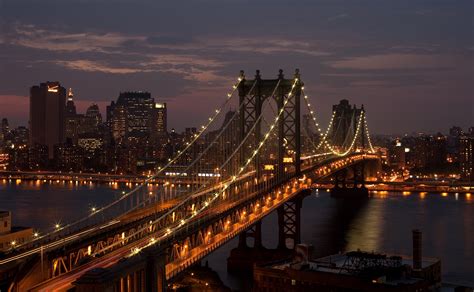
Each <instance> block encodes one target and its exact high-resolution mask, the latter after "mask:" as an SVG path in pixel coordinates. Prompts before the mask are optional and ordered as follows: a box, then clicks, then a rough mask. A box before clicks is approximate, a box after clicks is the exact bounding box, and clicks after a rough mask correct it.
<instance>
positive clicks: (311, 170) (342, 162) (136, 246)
mask: <svg viewBox="0 0 474 292" xmlns="http://www.w3.org/2000/svg"><path fill="white" fill-rule="evenodd" d="M310 159H311V158H307V159H305V160H306V161H309V160H310ZM365 159H378V157H377V156H375V155H371V154H361V153H358V154H355V155H351V156H347V157H343V158H338V157H329V158H325V159H322V160H320V159H318V158H317V159H313V161H315V162H316V163H315V164H312V163H309V164H308V163H306V164H305V163H303V166H302V177H300V178H291V179H289V180H287V181H286V182H285V183H284V184H283V185H281V188H280V189H283V190H284V191H283V192H281V195H278V196H275V197H274V198H271V200H267V201H266V203H265V204H264V205H263V206H261V208H259V209H258V210H254V211H253V212H249V214H248V216H247V217H246V219H245V221H242V222H234V223H233V224H232V226H229V229H228V230H227V231H226V232H221V233H218V234H213V235H212V237H211V238H210V240H209V241H208V243H207V244H204V245H201V246H197V247H195V248H193V249H192V250H190V251H189V252H188V254H187V256H186V257H185V258H184V259H178V260H175V261H173V262H170V263H167V264H166V278H167V279H170V278H172V277H173V276H175V275H176V274H178V273H179V272H180V271H182V270H184V269H185V268H187V267H188V266H189V265H191V264H192V263H195V262H197V261H198V260H199V259H201V258H203V257H204V256H206V255H207V254H209V253H210V252H212V251H213V250H215V249H216V248H218V247H219V246H221V245H223V244H224V243H225V242H227V241H228V240H230V239H231V238H233V237H235V236H236V235H238V234H239V233H240V232H242V231H244V230H246V229H247V228H249V227H250V226H252V225H253V224H254V223H255V222H257V221H258V220H260V219H261V218H263V217H265V216H266V215H268V214H269V213H270V212H272V211H273V210H275V209H276V208H278V207H279V206H280V205H281V204H283V203H284V202H286V201H288V200H290V199H291V198H293V197H295V196H296V195H298V194H299V193H300V192H301V191H302V190H305V189H307V188H308V187H309V186H310V185H311V181H310V180H308V178H309V176H308V177H307V176H306V175H307V174H308V175H310V176H312V177H313V178H314V179H315V180H318V179H321V178H324V177H326V176H329V175H332V174H333V173H335V172H337V171H338V170H340V169H343V168H346V167H348V166H350V165H352V164H355V163H358V162H360V161H362V160H365ZM302 178H304V179H302ZM260 195H261V194H260ZM263 195H266V194H263ZM246 199H247V198H246ZM238 203H240V202H234V203H233V204H231V205H220V206H219V208H210V209H209V210H207V212H208V213H211V214H212V215H213V216H216V217H217V216H220V214H221V213H222V212H224V211H226V210H228V209H230V208H232V207H234V206H235V205H238ZM155 211H156V210H155V209H153V208H148V211H145V210H141V211H139V212H140V213H139V214H140V216H139V217H141V216H145V215H147V212H155ZM198 219H199V216H198V217H196V218H195V219H194V221H196V220H198ZM190 223H192V222H190ZM154 235H155V237H162V236H166V230H165V229H164V228H163V229H161V230H158V231H157V232H155V233H154ZM149 243H150V238H149V237H145V238H142V239H140V240H137V241H134V242H132V243H131V244H129V245H125V246H122V247H120V248H118V249H116V250H112V251H110V252H109V253H108V254H106V255H104V256H102V257H99V258H96V259H93V260H92V261H90V262H88V263H86V264H83V265H82V266H79V267H77V268H75V269H73V270H71V271H69V272H67V273H65V274H62V275H60V276H57V277H55V278H52V279H49V280H46V281H45V282H43V283H41V284H39V285H37V286H35V287H33V288H32V289H31V291H66V290H67V289H69V288H71V287H72V282H74V281H75V280H76V279H78V278H79V277H80V276H81V275H83V274H84V273H86V272H87V271H89V270H91V269H94V268H107V267H112V266H113V265H115V264H117V263H118V262H119V261H121V259H123V258H127V257H129V256H130V254H131V251H133V250H141V249H143V248H146V247H147V246H148V245H149Z"/></svg>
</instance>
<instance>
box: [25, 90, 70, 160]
mask: <svg viewBox="0 0 474 292" xmlns="http://www.w3.org/2000/svg"><path fill="white" fill-rule="evenodd" d="M65 113H66V89H65V88H64V87H62V86H61V84H60V83H59V82H49V81H48V82H45V83H41V84H40V85H39V86H37V85H35V86H33V87H31V89H30V145H31V146H33V145H36V144H40V145H46V146H48V156H49V158H53V157H54V145H55V144H58V143H63V142H64V139H65V126H64V125H65Z"/></svg>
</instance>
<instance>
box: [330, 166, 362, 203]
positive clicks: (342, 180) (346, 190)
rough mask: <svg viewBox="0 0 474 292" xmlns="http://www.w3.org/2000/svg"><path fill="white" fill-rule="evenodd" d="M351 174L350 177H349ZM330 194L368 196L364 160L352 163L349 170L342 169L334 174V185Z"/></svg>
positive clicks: (350, 196)
mask: <svg viewBox="0 0 474 292" xmlns="http://www.w3.org/2000/svg"><path fill="white" fill-rule="evenodd" d="M350 174H352V178H351V179H348V178H350ZM331 196H333V197H336V198H368V197H369V190H368V189H367V188H366V187H365V162H362V163H358V164H355V165H353V166H352V167H351V168H350V171H348V170H347V169H342V170H340V171H338V172H337V173H336V174H335V175H334V187H333V188H332V189H331Z"/></svg>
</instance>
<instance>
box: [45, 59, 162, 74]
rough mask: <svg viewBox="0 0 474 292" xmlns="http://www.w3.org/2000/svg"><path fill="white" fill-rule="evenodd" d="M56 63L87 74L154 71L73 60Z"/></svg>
mask: <svg viewBox="0 0 474 292" xmlns="http://www.w3.org/2000/svg"><path fill="white" fill-rule="evenodd" d="M54 63H56V64H58V65H61V66H63V67H66V68H68V69H71V70H79V71H85V72H101V73H110V74H132V73H140V72H153V70H149V69H143V68H131V67H112V66H109V65H106V64H103V63H101V62H95V61H91V60H71V61H54Z"/></svg>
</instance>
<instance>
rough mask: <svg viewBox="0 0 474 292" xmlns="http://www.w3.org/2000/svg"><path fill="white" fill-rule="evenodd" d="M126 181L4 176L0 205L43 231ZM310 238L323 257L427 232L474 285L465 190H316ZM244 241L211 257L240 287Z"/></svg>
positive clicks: (447, 277)
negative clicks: (232, 262)
mask: <svg viewBox="0 0 474 292" xmlns="http://www.w3.org/2000/svg"><path fill="white" fill-rule="evenodd" d="M126 189H127V188H126V187H125V186H124V185H119V186H115V187H113V188H112V187H110V186H109V185H101V184H86V185H74V184H69V183H54V184H49V183H38V182H32V181H30V182H21V183H16V182H14V181H13V182H8V181H7V182H3V183H2V182H1V181H0V210H9V211H12V213H13V224H14V225H22V226H31V227H33V228H35V230H38V231H39V232H44V231H47V230H50V229H52V228H53V226H54V224H56V223H58V222H60V223H66V222H67V220H66V219H69V220H71V219H74V218H79V217H80V216H84V215H86V214H87V212H90V209H91V207H92V206H96V207H100V206H101V205H104V204H106V203H107V202H110V201H111V200H113V199H114V198H117V197H119V195H120V194H121V192H122V191H123V190H126ZM301 212H302V214H301V216H302V217H301V222H302V223H301V224H302V226H301V227H302V242H303V243H308V244H312V245H313V246H314V255H315V256H324V255H328V254H333V253H337V252H339V251H349V250H355V249H358V248H359V249H361V250H366V251H378V252H386V253H397V254H407V255H410V254H411V247H412V241H411V230H412V229H415V228H417V229H420V230H421V231H422V232H423V255H424V256H428V257H438V258H440V259H441V261H442V271H443V281H445V282H456V283H464V284H466V285H470V286H474V265H473V264H472V263H474V198H472V197H468V196H466V195H465V194H443V195H442V194H437V193H428V194H426V195H425V194H420V193H416V192H413V193H411V194H406V193H405V194H402V193H398V192H389V193H384V194H383V195H382V194H380V193H376V194H371V197H370V199H368V200H362V201H354V200H349V201H347V200H341V199H334V198H332V197H331V196H330V195H329V194H328V192H326V191H325V190H314V191H313V194H312V195H311V196H308V197H306V198H305V199H304V201H303V207H302V210H301ZM262 232H263V244H264V246H265V247H267V248H273V247H275V246H276V244H277V233H278V225H277V216H276V213H275V212H274V213H272V214H270V215H269V216H267V217H266V218H265V219H264V220H263V224H262ZM236 246H237V238H235V239H233V240H231V241H230V242H228V243H227V244H225V245H224V246H222V247H221V248H219V249H218V250H216V251H215V252H214V253H213V254H211V255H210V256H208V257H207V258H206V259H204V261H208V262H209V266H210V267H211V268H213V269H214V270H216V271H217V272H218V273H219V275H220V277H221V278H222V280H223V281H224V283H225V284H226V285H228V286H230V287H231V288H234V289H238V288H242V285H245V283H243V282H245V281H243V280H242V279H240V278H239V277H237V276H235V275H230V274H228V273H227V271H226V266H227V257H228V255H229V252H230V250H231V249H232V248H234V247H236Z"/></svg>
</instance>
